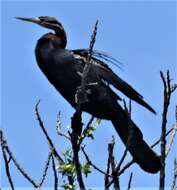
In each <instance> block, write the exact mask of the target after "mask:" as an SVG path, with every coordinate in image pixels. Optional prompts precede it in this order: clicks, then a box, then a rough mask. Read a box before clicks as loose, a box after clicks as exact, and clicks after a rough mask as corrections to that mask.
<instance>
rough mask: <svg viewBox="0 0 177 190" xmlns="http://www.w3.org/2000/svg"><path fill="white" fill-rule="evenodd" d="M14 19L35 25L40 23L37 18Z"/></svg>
mask: <svg viewBox="0 0 177 190" xmlns="http://www.w3.org/2000/svg"><path fill="white" fill-rule="evenodd" d="M15 18H16V19H18V20H22V21H27V22H32V23H36V24H40V23H41V20H40V19H39V18H24V17H15Z"/></svg>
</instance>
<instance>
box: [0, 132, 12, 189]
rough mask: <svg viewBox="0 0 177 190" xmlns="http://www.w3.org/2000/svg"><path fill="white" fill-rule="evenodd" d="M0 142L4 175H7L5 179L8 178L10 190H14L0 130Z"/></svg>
mask: <svg viewBox="0 0 177 190" xmlns="http://www.w3.org/2000/svg"><path fill="white" fill-rule="evenodd" d="M0 142H1V148H2V155H3V158H4V162H5V169H6V175H7V178H8V181H9V184H10V187H11V189H12V190H15V188H14V184H13V181H12V177H11V174H10V168H9V164H10V162H9V161H8V159H7V155H6V151H5V147H6V146H7V145H6V141H5V140H4V137H3V131H2V130H1V129H0Z"/></svg>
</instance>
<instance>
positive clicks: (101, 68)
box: [72, 49, 156, 113]
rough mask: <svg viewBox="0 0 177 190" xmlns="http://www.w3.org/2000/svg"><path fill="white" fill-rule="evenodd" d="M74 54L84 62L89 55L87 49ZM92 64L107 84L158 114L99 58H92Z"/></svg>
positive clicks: (75, 51) (74, 51)
mask: <svg viewBox="0 0 177 190" xmlns="http://www.w3.org/2000/svg"><path fill="white" fill-rule="evenodd" d="M72 52H73V55H74V57H75V58H79V57H80V58H81V59H84V60H86V57H87V55H88V50H87V49H79V50H73V51H72ZM91 62H92V66H93V67H94V70H95V71H96V72H97V74H98V76H99V77H100V78H102V79H103V80H105V81H106V82H107V83H109V84H111V85H113V86H114V87H115V88H117V89H118V90H120V91H121V92H122V93H123V94H125V95H126V96H127V97H129V98H130V99H132V100H134V101H136V102H137V103H139V104H141V105H142V106H144V107H146V108H147V109H148V110H150V111H151V112H153V113H156V112H155V110H154V109H153V108H152V107H151V106H149V105H148V104H147V103H146V102H145V101H144V100H143V96H142V95H140V94H139V93H138V92H137V91H136V90H135V89H133V87H132V86H130V85H129V84H128V83H127V82H125V81H124V80H122V79H121V78H120V77H119V76H117V75H116V74H115V73H114V72H113V71H112V70H111V69H110V68H109V67H108V65H107V64H106V63H104V62H103V61H101V60H99V59H98V58H96V57H94V56H92V59H91Z"/></svg>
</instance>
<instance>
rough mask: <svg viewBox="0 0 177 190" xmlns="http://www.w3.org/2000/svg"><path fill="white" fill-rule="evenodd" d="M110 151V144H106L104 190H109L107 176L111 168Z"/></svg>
mask: <svg viewBox="0 0 177 190" xmlns="http://www.w3.org/2000/svg"><path fill="white" fill-rule="evenodd" d="M111 151H112V150H111V149H110V143H109V144H108V161H107V171H106V175H105V178H104V186H105V190H109V176H108V174H109V173H110V166H111V159H110V158H111V154H112V152H111Z"/></svg>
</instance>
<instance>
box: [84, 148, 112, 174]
mask: <svg viewBox="0 0 177 190" xmlns="http://www.w3.org/2000/svg"><path fill="white" fill-rule="evenodd" d="M84 148H85V147H84V146H82V147H81V150H82V152H83V154H84V156H85V159H86V160H87V162H88V164H90V165H91V166H92V167H93V168H94V169H95V170H97V171H99V172H100V173H102V174H103V175H107V176H109V177H111V175H109V174H107V173H106V172H104V171H103V170H101V169H100V168H98V167H97V166H96V165H95V164H93V162H92V161H91V160H90V158H89V156H88V155H87V153H86V151H85V149H84Z"/></svg>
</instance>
